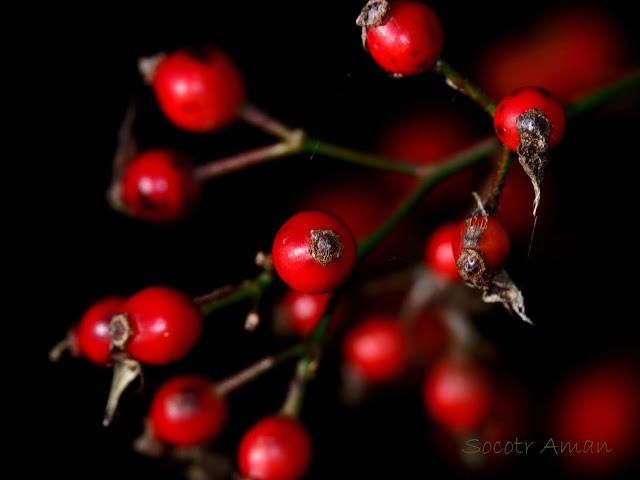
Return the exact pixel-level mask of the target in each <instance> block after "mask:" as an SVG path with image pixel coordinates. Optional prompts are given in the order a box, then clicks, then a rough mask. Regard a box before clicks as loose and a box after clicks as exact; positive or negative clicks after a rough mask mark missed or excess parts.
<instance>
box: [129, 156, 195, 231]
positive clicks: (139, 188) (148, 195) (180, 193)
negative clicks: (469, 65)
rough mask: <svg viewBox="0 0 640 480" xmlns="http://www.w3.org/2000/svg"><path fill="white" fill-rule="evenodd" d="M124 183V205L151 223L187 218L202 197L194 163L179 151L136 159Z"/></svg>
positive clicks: (131, 163) (130, 164)
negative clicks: (194, 173) (194, 170)
mask: <svg viewBox="0 0 640 480" xmlns="http://www.w3.org/2000/svg"><path fill="white" fill-rule="evenodd" d="M121 182H122V184H121V185H122V187H121V188H122V201H123V203H124V204H125V205H126V206H127V207H128V208H129V209H130V210H131V212H132V213H133V215H135V216H136V217H139V218H141V219H144V220H148V221H151V222H172V221H176V220H180V219H182V218H184V216H185V215H186V214H187V213H188V212H189V210H191V208H192V207H193V206H194V205H195V203H196V200H197V198H198V196H199V194H200V183H199V182H198V180H196V178H195V177H194V175H193V164H192V162H191V161H190V160H189V159H188V158H186V157H185V156H184V155H182V154H181V153H179V152H175V151H172V150H168V149H163V148H154V149H150V150H147V151H144V152H142V153H140V154H139V155H137V156H136V157H134V158H133V159H132V160H131V162H130V163H129V164H128V165H127V168H126V170H125V171H124V174H123V176H122V180H121Z"/></svg>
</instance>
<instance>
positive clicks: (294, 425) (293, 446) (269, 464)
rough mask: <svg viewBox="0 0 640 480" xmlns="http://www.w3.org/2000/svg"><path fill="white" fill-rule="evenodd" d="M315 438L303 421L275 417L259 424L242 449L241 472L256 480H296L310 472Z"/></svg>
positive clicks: (245, 440) (280, 416) (256, 424)
mask: <svg viewBox="0 0 640 480" xmlns="http://www.w3.org/2000/svg"><path fill="white" fill-rule="evenodd" d="M312 448H313V445H312V441H311V437H310V435H309V433H308V431H307V429H306V428H305V427H304V425H303V424H302V423H300V421H299V420H297V419H295V418H293V417H288V416H285V415H271V416H268V417H265V418H263V419H261V420H259V421H258V422H257V423H255V424H254V425H253V426H252V427H251V428H250V429H249V430H248V431H247V432H246V433H245V434H244V436H243V437H242V439H241V441H240V445H239V447H238V466H239V469H240V473H241V474H242V475H243V476H245V477H249V478H252V479H255V480H296V479H299V478H301V477H302V476H303V475H304V474H305V473H306V472H307V470H308V469H309V466H310V465H311V458H312Z"/></svg>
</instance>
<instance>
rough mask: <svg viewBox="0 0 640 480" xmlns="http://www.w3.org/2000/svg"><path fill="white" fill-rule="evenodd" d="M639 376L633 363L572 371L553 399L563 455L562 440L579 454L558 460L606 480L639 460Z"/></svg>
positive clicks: (555, 427)
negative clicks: (608, 475)
mask: <svg viewBox="0 0 640 480" xmlns="http://www.w3.org/2000/svg"><path fill="white" fill-rule="evenodd" d="M638 373H639V372H638V369H637V368H634V367H633V364H632V363H627V362H623V361H620V360H615V361H608V362H602V363H596V364H595V365H590V366H589V368H588V369H587V368H584V369H580V370H576V371H573V372H570V374H569V376H567V377H566V378H565V380H564V382H563V384H562V385H561V386H560V388H559V389H558V391H557V392H556V395H555V396H554V399H553V403H552V410H551V414H552V415H551V417H552V418H551V434H552V435H553V437H552V438H553V439H554V441H555V443H556V445H557V451H558V452H559V451H560V449H561V448H562V445H561V443H560V442H561V441H562V442H564V444H565V445H566V446H567V447H566V448H575V447H577V449H578V450H579V452H578V450H574V451H573V453H569V450H565V454H564V455H558V457H562V458H558V460H560V461H562V463H563V464H564V465H565V466H566V467H567V468H569V469H571V470H573V471H575V472H579V473H588V474H591V475H594V476H595V475H597V476H598V478H600V476H602V478H605V477H606V474H612V473H614V472H617V471H618V470H619V469H620V468H623V467H625V466H627V465H628V464H629V461H631V460H634V459H636V458H637V450H636V449H637V445H638V440H640V433H639V432H640V384H639V383H638ZM605 443H606V445H605ZM598 448H600V453H598ZM548 451H549V452H551V453H553V450H548Z"/></svg>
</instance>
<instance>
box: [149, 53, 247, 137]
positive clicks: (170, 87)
mask: <svg viewBox="0 0 640 480" xmlns="http://www.w3.org/2000/svg"><path fill="white" fill-rule="evenodd" d="M151 85H152V87H153V91H154V92H155V95H156V98H157V100H158V104H159V105H160V108H161V109H162V111H163V112H164V114H165V115H166V117H167V118H168V119H169V120H170V121H171V122H172V123H173V124H175V125H176V126H178V127H179V128H182V129H184V130H188V131H192V132H209V131H212V130H215V129H218V128H221V127H224V126H226V125H228V124H229V123H231V122H232V121H233V120H235V119H236V118H237V116H238V114H239V113H240V110H241V107H242V105H243V103H244V101H245V84H244V80H243V78H242V74H241V73H240V71H239V70H238V67H237V66H236V65H235V63H234V62H233V61H232V60H231V58H230V57H229V56H228V55H227V54H226V53H225V52H224V51H222V50H221V49H220V48H217V47H214V46H199V47H192V48H183V49H180V50H177V51H175V52H173V53H169V54H166V55H164V56H163V57H161V58H160V60H159V61H158V63H157V65H155V68H154V69H153V71H152V72H151Z"/></svg>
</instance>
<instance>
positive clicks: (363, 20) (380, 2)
mask: <svg viewBox="0 0 640 480" xmlns="http://www.w3.org/2000/svg"><path fill="white" fill-rule="evenodd" d="M389 10H390V6H389V2H388V1H387V0H369V1H368V2H367V4H366V5H365V6H364V7H363V8H362V11H361V12H360V15H358V18H356V25H357V26H358V27H361V28H362V48H364V49H365V50H368V48H367V28H370V27H377V26H379V25H382V23H383V22H384V21H385V19H386V18H387V15H388V14H389Z"/></svg>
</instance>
